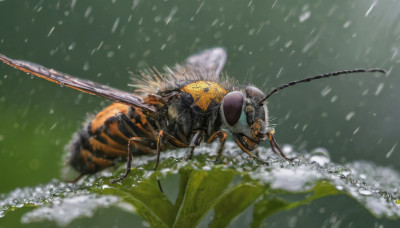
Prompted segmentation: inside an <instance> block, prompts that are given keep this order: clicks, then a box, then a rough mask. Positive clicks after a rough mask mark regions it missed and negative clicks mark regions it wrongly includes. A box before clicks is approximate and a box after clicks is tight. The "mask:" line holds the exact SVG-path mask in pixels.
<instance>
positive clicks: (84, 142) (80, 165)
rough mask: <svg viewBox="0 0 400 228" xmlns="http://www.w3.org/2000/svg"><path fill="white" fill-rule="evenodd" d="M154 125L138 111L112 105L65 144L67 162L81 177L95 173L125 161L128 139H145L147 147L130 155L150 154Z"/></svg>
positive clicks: (154, 135)
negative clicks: (67, 153) (66, 145)
mask: <svg viewBox="0 0 400 228" xmlns="http://www.w3.org/2000/svg"><path fill="white" fill-rule="evenodd" d="M154 125H155V124H154V123H153V122H151V121H149V120H148V119H147V118H146V116H144V115H143V113H142V111H141V109H140V108H135V107H130V106H127V105H124V104H120V103H114V104H112V105H110V106H108V107H106V108H105V109H104V110H103V111H101V112H100V113H98V114H97V116H96V117H95V118H94V119H93V120H91V121H90V122H89V123H87V124H86V125H85V126H84V127H83V129H82V130H80V131H79V132H77V133H76V135H75V136H74V138H73V139H72V141H71V143H70V145H69V150H70V151H69V152H70V156H69V161H68V162H69V164H70V165H71V166H72V167H73V168H74V169H75V170H77V171H78V172H79V173H81V174H90V173H96V172H98V171H100V170H102V169H105V168H107V167H110V166H113V165H114V164H117V163H120V162H122V161H126V158H127V150H128V139H129V138H131V137H145V138H148V139H149V144H148V145H146V146H137V147H135V148H133V155H134V156H135V155H142V154H149V153H154V151H153V149H154V147H155V145H156V144H155V138H156V132H155V130H154V128H153V126H154ZM153 142H154V143H153Z"/></svg>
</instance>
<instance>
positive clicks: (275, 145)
mask: <svg viewBox="0 0 400 228" xmlns="http://www.w3.org/2000/svg"><path fill="white" fill-rule="evenodd" d="M274 133H275V132H274V131H269V132H268V133H267V134H268V139H269V143H270V145H271V149H272V151H273V152H274V153H275V154H279V155H281V156H282V158H284V159H285V160H288V161H293V159H295V158H288V157H286V155H285V154H284V153H283V151H282V150H281V148H279V146H278V143H277V142H276V140H275V138H274Z"/></svg>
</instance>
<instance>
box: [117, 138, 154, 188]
mask: <svg viewBox="0 0 400 228" xmlns="http://www.w3.org/2000/svg"><path fill="white" fill-rule="evenodd" d="M139 142H140V143H142V144H143V143H147V144H150V143H151V139H148V138H144V137H132V138H130V139H129V140H128V159H127V160H128V161H127V163H126V169H125V173H124V174H122V175H121V176H120V177H118V178H117V179H111V180H110V183H111V184H114V183H117V182H120V181H122V180H124V179H125V178H126V177H127V176H128V175H129V173H130V171H131V165H132V158H133V152H132V145H133V146H134V147H135V148H136V149H139V148H140V149H142V150H143V149H144V148H146V146H142V145H140V144H139Z"/></svg>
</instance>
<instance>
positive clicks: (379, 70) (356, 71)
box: [260, 68, 387, 104]
mask: <svg viewBox="0 0 400 228" xmlns="http://www.w3.org/2000/svg"><path fill="white" fill-rule="evenodd" d="M366 72H367V73H373V72H379V73H383V74H386V73H387V71H386V70H385V69H380V68H373V69H354V70H342V71H337V72H331V73H326V74H320V75H316V76H312V77H308V78H304V79H301V80H297V81H292V82H289V83H286V84H283V85H281V86H279V87H277V88H275V89H274V90H272V91H271V92H270V93H269V94H267V96H265V97H264V98H263V99H262V100H261V102H260V104H263V103H264V101H265V100H267V99H268V98H269V97H270V96H271V95H272V94H274V93H277V92H278V91H279V90H282V89H284V88H287V87H291V86H294V85H296V84H299V83H303V82H310V81H312V80H316V79H321V78H328V77H334V76H339V75H344V74H353V73H366Z"/></svg>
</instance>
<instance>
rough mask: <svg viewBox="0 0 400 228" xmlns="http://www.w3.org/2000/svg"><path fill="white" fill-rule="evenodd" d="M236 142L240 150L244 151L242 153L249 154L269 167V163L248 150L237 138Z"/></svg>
mask: <svg viewBox="0 0 400 228" xmlns="http://www.w3.org/2000/svg"><path fill="white" fill-rule="evenodd" d="M235 142H236V144H237V145H238V146H239V147H240V149H242V151H244V152H246V154H248V155H249V156H250V157H252V158H253V159H255V160H257V161H260V162H262V163H264V164H266V165H268V162H266V161H264V160H262V159H261V158H259V157H257V156H255V155H254V154H253V153H251V151H250V150H248V149H247V148H246V147H245V146H244V145H243V144H242V142H240V140H238V139H237V138H235Z"/></svg>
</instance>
